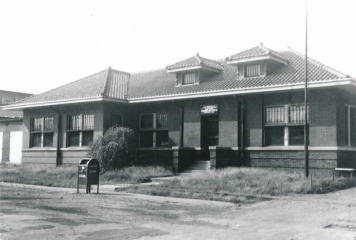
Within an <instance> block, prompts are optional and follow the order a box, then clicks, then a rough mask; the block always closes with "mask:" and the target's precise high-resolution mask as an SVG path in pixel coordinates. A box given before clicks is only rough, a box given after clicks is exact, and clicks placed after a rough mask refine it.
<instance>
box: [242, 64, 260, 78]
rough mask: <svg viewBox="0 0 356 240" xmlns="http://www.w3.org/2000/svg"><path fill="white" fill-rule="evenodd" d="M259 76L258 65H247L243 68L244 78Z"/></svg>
mask: <svg viewBox="0 0 356 240" xmlns="http://www.w3.org/2000/svg"><path fill="white" fill-rule="evenodd" d="M258 76H260V64H249V65H246V66H245V77H258Z"/></svg>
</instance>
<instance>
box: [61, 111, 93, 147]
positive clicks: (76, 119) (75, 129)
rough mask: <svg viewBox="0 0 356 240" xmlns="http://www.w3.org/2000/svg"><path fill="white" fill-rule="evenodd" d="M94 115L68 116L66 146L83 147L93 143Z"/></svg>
mask: <svg viewBox="0 0 356 240" xmlns="http://www.w3.org/2000/svg"><path fill="white" fill-rule="evenodd" d="M93 138H94V115H93V114H79V115H70V116H68V129H67V146H68V147H84V146H89V145H90V144H92V143H93Z"/></svg>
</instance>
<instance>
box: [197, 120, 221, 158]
mask: <svg viewBox="0 0 356 240" xmlns="http://www.w3.org/2000/svg"><path fill="white" fill-rule="evenodd" d="M201 143H202V148H204V150H203V152H202V160H204V159H205V160H209V159H210V153H209V147H211V146H217V145H219V117H217V116H215V117H211V116H209V117H208V116H207V117H205V116H204V117H202V119H201Z"/></svg>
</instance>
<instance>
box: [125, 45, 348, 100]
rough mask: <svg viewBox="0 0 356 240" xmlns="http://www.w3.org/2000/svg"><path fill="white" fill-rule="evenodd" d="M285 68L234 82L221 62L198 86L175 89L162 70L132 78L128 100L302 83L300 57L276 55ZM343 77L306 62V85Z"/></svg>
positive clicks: (170, 77)
mask: <svg viewBox="0 0 356 240" xmlns="http://www.w3.org/2000/svg"><path fill="white" fill-rule="evenodd" d="M276 53H277V54H280V55H282V56H283V57H284V58H285V59H286V60H287V61H288V64H287V65H281V66H279V67H278V68H276V69H274V70H273V71H272V72H271V73H269V74H268V75H267V76H265V77H252V78H244V79H237V67H236V66H234V65H230V64H227V62H226V61H222V62H221V65H222V66H223V68H224V70H223V71H221V72H219V73H216V74H213V75H211V76H210V77H209V78H208V79H204V81H201V82H200V83H199V84H198V85H191V86H182V87H176V82H175V81H176V78H175V75H174V74H170V73H167V72H166V71H164V70H160V71H155V72H148V73H139V74H132V75H131V79H130V88H129V95H128V100H135V99H142V98H155V97H173V96H180V95H189V94H204V93H211V92H219V91H229V90H234V91H235V90H236V91H239V90H241V91H244V90H246V89H254V88H265V87H278V86H286V85H287V86H288V85H294V84H303V83H304V63H305V61H304V59H305V58H304V56H303V55H302V54H300V53H297V52H296V51H294V50H292V49H287V50H285V51H281V52H276ZM347 77H348V76H347V75H346V74H343V73H340V72H338V71H336V70H334V69H332V68H329V67H327V66H325V65H322V64H320V63H318V62H316V61H314V60H312V59H309V82H310V83H312V82H321V81H330V80H339V79H344V78H347Z"/></svg>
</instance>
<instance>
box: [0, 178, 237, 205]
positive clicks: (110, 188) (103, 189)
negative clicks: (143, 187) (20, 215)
mask: <svg viewBox="0 0 356 240" xmlns="http://www.w3.org/2000/svg"><path fill="white" fill-rule="evenodd" d="M141 184H151V185H152V184H157V183H153V182H151V183H141ZM129 185H134V184H118V185H99V195H100V194H111V195H118V196H120V197H125V198H135V199H140V200H146V201H154V202H162V203H163V202H171V203H181V204H190V205H209V206H221V207H238V205H236V204H234V203H227V202H218V201H208V200H199V199H188V198H174V197H162V196H152V195H143V194H137V193H126V192H116V191H115V190H116V189H118V188H126V187H128V186H129ZM0 186H5V187H11V188H27V189H38V190H43V191H51V192H66V193H77V189H76V188H61V187H47V186H39V185H29V184H19V183H7V182H0ZM93 186H94V188H93V190H92V193H91V194H96V186H95V185H93ZM79 194H85V189H83V187H82V188H80V189H79Z"/></svg>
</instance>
